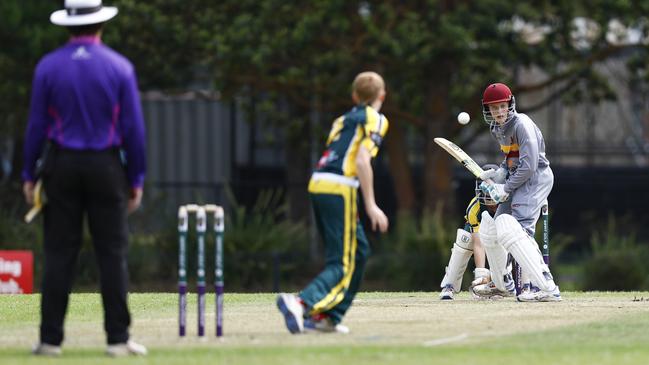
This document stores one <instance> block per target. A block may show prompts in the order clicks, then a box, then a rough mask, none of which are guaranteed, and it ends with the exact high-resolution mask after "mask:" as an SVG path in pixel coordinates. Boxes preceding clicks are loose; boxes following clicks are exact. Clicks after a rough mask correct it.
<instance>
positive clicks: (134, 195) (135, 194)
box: [128, 188, 143, 214]
mask: <svg viewBox="0 0 649 365" xmlns="http://www.w3.org/2000/svg"><path fill="white" fill-rule="evenodd" d="M142 193H143V190H142V188H131V194H130V196H129V198H128V212H129V214H130V213H133V212H134V211H136V210H137V208H139V207H140V204H142Z"/></svg>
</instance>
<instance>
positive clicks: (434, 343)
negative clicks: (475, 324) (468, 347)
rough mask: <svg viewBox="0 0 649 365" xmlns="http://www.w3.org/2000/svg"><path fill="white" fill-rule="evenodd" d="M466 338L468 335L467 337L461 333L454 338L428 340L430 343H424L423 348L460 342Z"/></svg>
mask: <svg viewBox="0 0 649 365" xmlns="http://www.w3.org/2000/svg"><path fill="white" fill-rule="evenodd" d="M467 337H469V335H467V334H466V333H462V334H460V335H457V336H455V337H446V338H438V339H436V340H430V341H426V342H424V346H439V345H444V344H447V343H451V342H457V341H462V340H464V339H465V338H467Z"/></svg>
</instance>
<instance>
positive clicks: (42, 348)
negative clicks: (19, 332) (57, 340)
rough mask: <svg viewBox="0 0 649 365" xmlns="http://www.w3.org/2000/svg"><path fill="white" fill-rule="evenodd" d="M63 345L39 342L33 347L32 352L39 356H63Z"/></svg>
mask: <svg viewBox="0 0 649 365" xmlns="http://www.w3.org/2000/svg"><path fill="white" fill-rule="evenodd" d="M62 353H63V351H61V346H55V345H50V344H46V343H43V342H39V343H37V344H36V345H34V347H33V348H32V354H34V355H38V356H61V354H62Z"/></svg>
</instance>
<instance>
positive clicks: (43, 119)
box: [22, 36, 146, 187]
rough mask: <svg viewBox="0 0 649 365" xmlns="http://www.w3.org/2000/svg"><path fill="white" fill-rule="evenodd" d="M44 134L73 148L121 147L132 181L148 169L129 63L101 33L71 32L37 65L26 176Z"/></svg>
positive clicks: (30, 172)
mask: <svg viewBox="0 0 649 365" xmlns="http://www.w3.org/2000/svg"><path fill="white" fill-rule="evenodd" d="M46 140H50V141H52V142H53V143H54V144H56V145H58V146H60V147H61V148H65V149H71V150H96V151H99V150H105V149H110V148H120V149H122V151H123V152H124V154H125V157H126V161H127V168H126V172H127V177H128V181H129V184H130V185H131V187H141V186H142V184H143V181H144V174H145V171H146V154H145V132H144V118H143V116H142V109H141V106H140V98H139V94H138V87H137V79H136V75H135V70H134V68H133V65H132V64H131V63H130V62H129V61H128V60H127V59H126V58H125V57H124V56H122V55H120V54H119V53H117V52H115V51H114V50H112V49H111V48H109V47H107V46H106V45H104V44H103V43H102V42H101V40H100V39H99V37H94V36H93V37H88V36H85V37H75V38H72V39H71V40H70V41H69V42H68V43H67V44H66V45H64V46H62V47H60V48H58V49H56V50H55V51H53V52H51V53H49V54H47V55H46V56H44V57H43V58H42V59H41V60H40V62H39V63H38V66H37V67H36V71H35V75H34V81H33V87H32V97H31V107H30V115H29V122H28V125H27V132H26V134H25V149H24V163H25V165H24V169H23V172H22V177H23V179H24V180H25V181H34V169H35V165H36V161H37V159H38V158H39V155H40V153H41V151H42V148H43V146H44V143H45V141H46Z"/></svg>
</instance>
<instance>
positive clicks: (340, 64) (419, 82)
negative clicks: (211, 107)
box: [0, 0, 649, 212]
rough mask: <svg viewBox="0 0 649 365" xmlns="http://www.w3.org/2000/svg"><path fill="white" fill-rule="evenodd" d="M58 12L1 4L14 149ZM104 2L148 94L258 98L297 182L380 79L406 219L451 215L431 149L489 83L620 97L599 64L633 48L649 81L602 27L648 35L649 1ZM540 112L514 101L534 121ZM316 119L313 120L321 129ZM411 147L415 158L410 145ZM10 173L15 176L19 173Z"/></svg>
mask: <svg viewBox="0 0 649 365" xmlns="http://www.w3.org/2000/svg"><path fill="white" fill-rule="evenodd" d="M107 3H108V2H107ZM59 5H60V2H58V1H57V2H42V1H36V0H4V1H2V2H1V3H0V11H1V12H2V14H3V15H4V17H5V21H4V22H3V24H1V25H0V41H1V44H2V47H1V48H0V90H2V95H3V98H2V99H0V118H2V119H3V120H2V123H1V125H2V130H1V132H2V134H3V135H4V136H6V135H10V136H14V138H15V139H17V140H18V139H19V137H20V136H19V135H21V134H22V131H23V130H24V123H25V121H26V110H27V105H28V94H29V85H30V80H31V73H32V72H33V67H34V65H35V62H36V61H37V60H38V58H39V57H40V56H42V55H43V54H44V53H45V52H47V51H49V50H51V49H53V48H54V47H55V46H56V45H57V44H59V43H62V42H64V41H65V39H66V37H67V35H66V34H65V31H64V30H62V29H60V28H59V27H56V26H53V25H51V24H49V22H48V21H47V16H48V15H49V13H50V12H51V11H52V10H55V9H56V8H58V6H59ZM110 5H116V6H118V7H119V8H120V15H119V16H118V17H117V18H115V19H114V20H111V22H110V23H109V24H108V26H107V27H106V31H105V33H106V34H105V37H104V41H105V42H106V43H107V44H108V45H110V46H113V47H115V48H116V49H117V50H119V51H120V52H123V53H124V54H126V56H127V57H129V58H130V59H131V60H132V61H133V63H134V64H135V65H136V67H137V69H138V75H139V80H140V85H141V88H142V89H144V90H151V89H166V90H173V89H182V88H186V87H189V86H191V85H192V84H193V83H195V82H197V81H199V82H209V83H213V84H214V85H215V87H216V89H217V90H219V91H220V92H221V93H222V94H223V95H225V96H226V97H228V96H235V95H243V96H251V97H259V99H258V100H262V101H261V102H259V103H257V108H258V110H262V111H263V112H264V113H265V115H266V117H267V118H266V121H265V122H268V123H274V124H275V125H277V126H279V127H281V128H284V129H285V130H286V133H285V135H286V136H288V137H287V138H289V140H288V143H287V144H286V145H287V153H288V154H289V155H290V156H292V157H295V156H297V157H298V159H297V160H296V161H293V163H292V164H291V165H290V166H289V167H288V169H289V173H287V176H289V177H290V178H291V179H293V180H295V181H298V180H300V179H303V178H304V177H305V176H308V169H309V164H310V161H309V157H308V156H309V151H310V150H311V149H313V147H312V146H310V145H309V143H308V140H307V141H306V142H307V143H305V142H304V138H303V136H304V134H317V135H318V138H317V140H318V141H322V140H324V139H323V138H320V137H321V135H322V134H323V133H324V131H326V130H328V128H329V123H330V117H333V116H335V114H337V113H341V112H343V111H344V110H346V109H347V108H348V107H349V106H350V99H349V94H350V88H349V84H350V80H351V79H352V78H353V77H354V75H355V74H356V73H357V72H359V71H362V70H365V69H373V70H376V71H378V72H381V73H382V74H384V75H385V78H386V81H387V84H388V93H389V96H388V101H387V103H386V105H385V106H384V112H385V114H386V115H387V116H388V117H389V119H390V120H391V121H392V125H391V129H390V132H389V134H388V138H387V139H386V144H387V152H388V156H389V164H390V167H391V171H392V173H393V177H394V181H395V185H396V193H397V196H398V198H399V203H400V209H401V210H403V211H406V212H412V211H415V210H417V209H418V208H419V209H421V208H427V209H431V208H433V207H434V206H435V204H436V203H438V202H445V203H446V205H447V206H454V205H453V204H452V202H451V201H449V199H451V197H452V196H453V194H452V186H451V181H452V179H451V172H452V170H451V168H452V166H454V165H453V164H454V162H453V161H452V160H451V159H450V158H449V157H448V156H446V155H445V154H444V152H442V151H441V149H439V148H437V147H436V146H434V145H433V142H432V140H433V137H435V136H446V137H448V138H451V139H454V138H456V137H457V136H458V134H459V130H460V127H459V126H458V125H457V123H455V121H454V119H455V115H456V114H457V113H458V112H459V111H460V110H466V111H468V112H469V113H470V114H471V115H473V116H474V119H479V116H480V114H481V111H480V104H479V100H480V94H481V91H482V90H483V88H484V87H485V86H486V85H487V84H488V83H490V82H494V81H503V82H506V83H509V84H510V85H511V86H512V89H513V91H514V93H515V94H516V95H517V97H518V98H519V100H525V97H526V95H529V94H530V93H533V92H536V91H539V90H543V89H545V88H552V90H556V92H555V94H553V97H566V98H571V99H573V100H583V99H586V98H588V99H593V100H595V101H597V100H601V99H604V98H610V97H613V96H614V93H613V92H612V91H611V90H610V89H609V87H608V85H607V83H606V80H605V79H604V78H602V77H601V75H599V74H598V72H597V70H596V68H595V66H596V65H597V64H598V62H600V61H603V60H605V59H607V58H608V57H611V56H615V55H618V54H620V52H622V51H624V50H627V49H630V48H633V49H634V50H637V51H636V52H635V53H634V54H635V55H637V56H635V57H632V58H631V60H632V61H633V62H632V67H633V70H634V71H635V72H636V74H637V75H638V80H640V81H644V80H645V79H646V71H647V61H646V59H647V58H646V52H645V51H646V49H645V48H646V47H645V46H644V45H626V44H611V43H610V42H608V41H607V39H606V32H605V31H603V30H605V29H606V28H607V26H608V24H609V21H610V20H611V19H617V20H619V21H620V22H621V24H624V25H626V26H628V27H636V28H637V29H638V30H639V31H642V32H645V33H646V26H644V23H643V18H642V17H641V16H642V14H647V12H648V11H649V3H646V2H629V1H622V0H594V1H584V0H575V1H563V0H540V1H519V2H502V1H498V0H483V1H462V0H444V1H442V0H421V1H408V2H404V1H397V0H386V1H380V2H378V1H376V2H375V1H343V0H314V1H308V2H306V1H286V0H264V1H257V0H236V1H234V0H223V1H218V2H203V1H191V0H184V1H183V0H150V1H147V2H141V1H140V2H137V1H134V0H115V1H113V2H111V4H110ZM579 17H586V18H588V19H590V20H591V21H592V24H591V27H589V28H587V29H590V30H591V31H590V32H578V30H579V29H580V28H579V27H578V26H577V25H576V24H578V22H575V19H578V18H579ZM598 29H599V31H597V30H598ZM580 33H581V35H580ZM527 68H536V69H539V70H541V71H543V72H544V73H545V75H547V77H546V78H545V79H544V80H541V81H539V82H536V83H529V81H528V80H524V79H521V78H519V77H518V76H517V75H518V74H519V71H520V70H523V69H527ZM547 102H548V100H540V101H539V102H538V103H537V104H534V105H530V104H527V103H525V104H521V105H524V106H527V109H528V111H529V110H531V109H535V108H539V107H542V106H543V105H545V104H546V103H547ZM313 111H316V112H317V114H319V115H320V116H321V117H320V118H317V120H319V123H320V124H318V125H314V122H313V119H312V118H311V115H312V113H313ZM465 128H471V130H472V131H473V133H474V134H476V135H477V134H479V133H483V132H485V131H486V128H485V127H484V126H481V123H472V124H471V125H470V126H468V127H465ZM298 142H300V143H298ZM413 143H414V144H415V146H417V147H416V149H415V150H414V151H413V149H412V148H408V146H409V145H412V144H413ZM16 148H17V149H18V147H16ZM316 149H318V150H319V149H321V146H318V148H316ZM16 155H18V154H16ZM15 165H16V166H15V168H14V171H15V170H17V169H18V168H19V166H20V164H19V163H17V162H15ZM415 165H421V166H422V171H423V174H422V178H423V181H422V183H421V186H423V188H424V192H423V197H415V196H414V189H413V186H414V184H413V176H415V174H413V166H415ZM289 196H291V192H290V191H289ZM295 199H297V198H295Z"/></svg>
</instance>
